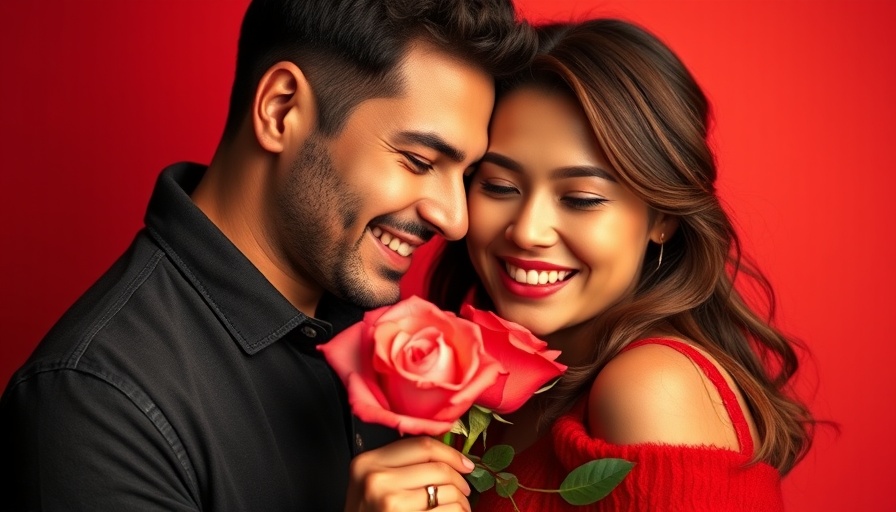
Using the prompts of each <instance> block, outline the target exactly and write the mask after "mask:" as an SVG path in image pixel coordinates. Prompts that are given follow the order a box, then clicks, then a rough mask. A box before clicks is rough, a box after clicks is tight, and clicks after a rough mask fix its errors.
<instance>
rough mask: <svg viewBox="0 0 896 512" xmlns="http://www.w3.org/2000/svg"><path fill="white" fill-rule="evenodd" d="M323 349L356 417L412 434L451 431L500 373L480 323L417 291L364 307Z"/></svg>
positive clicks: (498, 365)
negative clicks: (372, 307)
mask: <svg viewBox="0 0 896 512" xmlns="http://www.w3.org/2000/svg"><path fill="white" fill-rule="evenodd" d="M318 349H319V350H320V351H321V352H323V354H324V357H326V359H327V361H328V362H329V363H330V365H331V366H332V367H333V369H334V370H336V373H337V374H338V375H339V378H340V379H342V382H343V383H345V387H346V388H347V389H348V397H349V403H350V404H351V407H352V411H354V413H355V415H356V416H358V418H360V419H361V420H363V421H366V422H370V423H379V424H382V425H387V426H390V427H393V428H395V429H397V430H398V431H399V432H401V433H407V434H428V435H433V436H434V435H440V434H444V433H445V432H447V431H449V430H450V429H451V425H452V424H453V423H454V421H455V420H457V419H458V418H460V416H461V415H462V414H463V413H464V412H466V411H467V409H469V408H470V407H471V406H472V405H473V402H474V401H475V400H476V399H477V398H478V397H479V395H480V394H481V393H482V392H483V391H484V390H485V389H486V388H488V387H489V386H491V385H493V384H494V383H495V382H496V381H497V379H498V377H499V374H500V373H501V372H502V368H501V365H500V364H499V363H498V362H497V361H495V359H494V358H493V357H491V356H489V355H488V354H487V353H486V352H485V350H484V347H483V342H482V337H481V335H480V331H479V327H478V326H476V325H475V324H474V323H473V322H470V321H468V320H464V319H463V318H459V317H457V316H456V315H454V314H453V313H448V312H445V311H442V310H440V309H438V308H437V307H435V306H434V305H433V304H431V303H429V302H427V301H425V300H423V299H420V298H418V297H410V298H408V299H405V300H403V301H401V302H399V303H397V304H395V305H392V306H386V307H382V308H379V309H376V310H373V311H370V312H368V313H366V314H365V315H364V319H363V320H362V321H361V322H359V323H357V324H355V325H353V326H351V327H349V328H348V329H346V330H345V331H343V332H341V333H340V334H338V335H337V336H336V337H334V338H333V339H332V340H331V341H330V342H328V343H326V344H323V345H320V346H318Z"/></svg>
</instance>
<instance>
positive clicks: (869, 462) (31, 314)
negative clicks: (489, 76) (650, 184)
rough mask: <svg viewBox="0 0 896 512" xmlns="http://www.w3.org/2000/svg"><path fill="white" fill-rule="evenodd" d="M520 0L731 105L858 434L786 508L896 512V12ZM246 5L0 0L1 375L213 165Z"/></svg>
mask: <svg viewBox="0 0 896 512" xmlns="http://www.w3.org/2000/svg"><path fill="white" fill-rule="evenodd" d="M518 4H519V5H520V8H521V9H522V11H523V12H524V13H525V14H526V15H527V16H528V17H529V18H530V19H544V18H555V19H563V18H568V17H571V16H572V17H583V16H586V15H588V14H591V15H615V16H622V17H625V18H628V19H631V20H634V21H637V22H639V23H641V24H643V25H645V26H647V27H648V28H650V29H651V30H653V31H654V32H655V33H657V34H658V35H659V36H661V37H662V38H663V39H664V40H665V41H666V42H667V43H669V44H670V45H671V46H672V47H673V48H674V49H675V50H676V51H677V52H678V53H679V54H680V55H681V56H682V58H683V59H684V60H685V62H687V63H688V64H689V66H690V67H691V69H692V71H693V72H694V74H695V75H696V77H697V78H698V80H699V81H700V82H701V84H702V85H703V86H704V88H705V89H706V91H707V92H708V95H709V96H710V98H711V99H712V101H713V103H714V107H715V112H716V119H717V125H716V130H715V133H714V144H715V146H716V148H717V149H718V155H719V156H718V158H719V163H720V169H721V178H720V190H721V194H722V196H723V198H724V199H725V200H726V202H727V203H728V204H729V205H730V207H731V209H732V211H734V212H735V213H736V219H737V221H738V223H739V226H740V227H741V232H742V233H743V235H744V238H745V241H746V246H747V249H748V250H749V251H750V252H751V253H752V254H753V255H755V256H756V257H757V258H758V260H759V261H760V262H761V263H762V265H763V268H764V269H765V270H766V271H767V272H768V274H769V276H770V278H771V279H772V282H773V283H774V284H775V285H776V288H777V291H778V294H779V298H780V320H781V324H782V326H783V327H784V328H786V329H787V330H788V331H790V332H792V333H794V334H796V335H797V336H799V337H801V338H802V339H804V340H805V341H806V342H807V343H808V345H809V346H810V347H811V349H812V351H813V359H811V360H808V361H807V364H806V370H805V371H804V372H803V375H802V378H801V381H800V382H801V384H800V389H801V391H802V392H803V393H804V395H805V396H806V397H807V400H809V402H810V403H811V404H812V407H813V409H814V410H815V411H816V413H817V414H818V415H819V416H821V417H824V418H829V419H832V420H834V421H837V422H839V423H840V425H841V427H842V433H841V434H839V435H837V434H835V433H834V432H833V431H831V430H830V429H824V428H822V429H821V430H820V432H819V436H818V438H817V441H816V445H815V447H814V449H813V451H812V452H811V453H810V454H809V456H808V457H807V459H806V460H805V461H804V462H803V463H802V464H801V465H800V466H798V467H797V468H796V469H795V470H794V471H793V473H792V474H791V476H790V477H789V478H788V479H787V480H786V481H785V482H786V483H785V492H786V500H787V503H788V505H789V510H792V511H810V510H847V509H850V510H852V509H856V510H896V493H894V492H893V489H892V480H893V477H894V473H896V472H894V470H893V469H892V464H893V461H894V460H896V442H894V440H893V436H892V428H893V425H894V424H896V409H894V407H893V399H892V394H893V391H894V390H896V377H894V372H893V366H894V363H896V350H894V341H896V339H894V338H896V336H894V333H896V315H894V312H896V311H894V310H896V308H894V301H893V299H892V298H891V293H892V290H893V289H894V285H896V272H894V270H893V267H894V265H896V243H894V239H896V235H894V234H893V221H894V220H896V216H894V215H893V213H892V210H891V209H890V207H886V206H885V203H888V202H889V201H888V200H887V199H886V198H887V197H889V196H891V195H892V192H891V190H892V188H893V185H894V177H893V171H894V166H893V164H892V161H893V157H892V156H891V154H890V152H891V151H892V148H893V145H894V135H896V133H894V132H896V130H894V129H893V128H892V123H893V122H894V119H896V103H894V101H893V100H892V98H891V94H892V93H893V92H894V91H896V62H894V58H893V55H894V53H893V48H894V47H896V36H894V34H893V32H894V22H896V3H893V4H891V3H889V2H885V1H881V2H872V1H869V0H864V1H849V0H842V1H834V0H827V1H825V0H820V1H814V2H810V1H794V0H782V1H779V2H775V1H752V2H751V1H744V0H729V1H715V2H713V1H684V0H669V1H639V0H625V1H623V0H615V1H611V0H607V1H596V0H590V1H587V2H586V1H580V2H575V1H572V0H568V1H560V0H553V1H548V0H520V1H519V2H518ZM244 8H245V0H232V1H211V0H205V1H200V0H190V1H186V0H156V1H152V2H148V1H144V2H122V1H120V0H85V1H82V2H74V1H65V0H55V1H50V0H46V1H40V2H2V3H0V70H2V71H0V73H2V78H0V165H2V169H0V241H2V244H3V245H2V251H0V258H2V259H0V265H2V268H3V277H2V295H0V301H2V303H0V382H2V383H4V384H5V382H6V381H7V379H8V378H9V376H10V375H11V374H12V372H13V370H14V369H15V368H16V367H18V366H19V365H20V364H21V363H22V362H23V361H24V360H25V358H26V357H27V355H28V354H29V353H30V351H31V350H32V348H33V347H34V345H35V344H36V343H37V342H38V340H39V339H40V338H41V336H43V334H44V333H45V332H46V331H47V329H49V327H50V326H51V325H52V323H53V322H54V321H55V320H56V319H57V318H58V317H59V315H60V314H62V312H63V311H64V310H65V309H66V307H67V306H68V305H70V304H71V303H72V302H73V301H74V300H75V299H76V298H77V297H78V296H79V295H80V294H81V293H82V292H83V291H84V289H86V288H87V287H88V286H89V285H90V284H91V283H92V282H93V281H94V280H95V279H96V278H97V277H98V276H99V275H100V274H101V273H102V272H103V271H104V270H105V269H106V268H107V267H108V266H109V265H110V264H111V263H112V262H113V261H114V259H115V258H116V257H117V256H118V255H119V254H120V253H121V252H122V251H123V250H124V249H125V248H126V246H127V245H128V243H129V241H130V240H131V238H132V236H133V234H134V232H135V231H136V230H137V229H138V228H139V227H140V226H141V223H142V216H143V212H144V208H145V205H146V202H147V199H148V197H149V194H150V191H151V189H152V185H153V182H154V180H155V177H156V175H157V173H158V171H159V170H160V169H161V168H162V167H163V166H165V165H166V164H168V163H171V162H174V161H179V160H195V161H200V162H208V160H209V159H210V157H211V154H212V151H213V149H214V147H215V145H216V143H217V139H218V136H219V134H220V132H221V128H222V125H223V122H224V116H225V113H226V104H227V98H228V94H229V86H230V81H231V78H232V73H233V66H234V58H235V57H234V56H235V42H236V37H237V31H238V27H239V21H240V18H241V16H242V12H243V10H244ZM419 275H420V273H419V270H418V271H415V272H414V273H413V274H412V275H411V276H410V280H409V281H408V282H407V283H406V290H408V291H414V290H418V289H419V286H420V285H419Z"/></svg>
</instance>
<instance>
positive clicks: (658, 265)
mask: <svg viewBox="0 0 896 512" xmlns="http://www.w3.org/2000/svg"><path fill="white" fill-rule="evenodd" d="M665 240H666V234H665V233H660V259H659V261H657V262H656V269H657V270H659V269H660V265H662V264H663V245H665Z"/></svg>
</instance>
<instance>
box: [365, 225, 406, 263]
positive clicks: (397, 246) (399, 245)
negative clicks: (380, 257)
mask: <svg viewBox="0 0 896 512" xmlns="http://www.w3.org/2000/svg"><path fill="white" fill-rule="evenodd" d="M370 231H371V232H372V233H373V236H375V237H377V238H379V239H380V242H382V243H383V245H385V246H386V247H388V248H389V249H392V250H393V251H395V252H397V253H398V254H400V255H401V256H410V255H411V254H413V253H414V249H416V247H414V246H412V245H410V244H408V243H407V242H403V241H401V239H400V238H398V237H395V236H392V235H391V234H389V233H386V232H385V231H383V230H382V229H380V228H378V227H373V228H371V230H370Z"/></svg>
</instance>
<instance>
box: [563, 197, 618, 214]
mask: <svg viewBox="0 0 896 512" xmlns="http://www.w3.org/2000/svg"><path fill="white" fill-rule="evenodd" d="M561 201H562V202H563V203H564V204H566V205H567V206H569V207H570V208H574V209H576V210H593V209H594V208H597V207H598V206H601V205H602V204H605V203H606V202H608V201H609V199H606V198H604V197H601V196H596V195H592V194H586V195H581V194H580V195H566V196H563V198H562V199H561Z"/></svg>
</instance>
